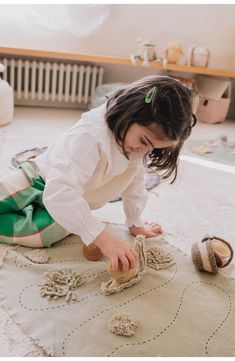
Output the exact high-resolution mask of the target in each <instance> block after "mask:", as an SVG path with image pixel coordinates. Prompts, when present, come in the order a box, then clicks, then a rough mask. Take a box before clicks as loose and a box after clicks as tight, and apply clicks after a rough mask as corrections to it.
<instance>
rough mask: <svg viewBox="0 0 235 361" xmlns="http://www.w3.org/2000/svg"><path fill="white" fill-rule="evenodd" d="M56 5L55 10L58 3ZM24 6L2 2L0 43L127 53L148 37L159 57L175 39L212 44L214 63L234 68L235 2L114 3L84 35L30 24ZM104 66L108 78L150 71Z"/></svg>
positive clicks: (124, 78)
mask: <svg viewBox="0 0 235 361" xmlns="http://www.w3.org/2000/svg"><path fill="white" fill-rule="evenodd" d="M31 6H34V5H31ZM40 6H44V5H40ZM53 6H54V7H55V12H56V11H57V9H58V8H57V7H58V6H60V5H53ZM73 6H74V5H73ZM76 6H77V7H81V6H83V5H76ZM6 9H11V12H12V14H13V15H14V17H13V18H12V19H9V18H7V17H6V16H1V13H2V14H5V11H6ZM22 9H23V8H22V5H0V46H9V47H11V46H12V47H22V48H34V49H43V50H56V51H71V52H81V53H91V54H106V55H118V56H128V55H129V54H130V53H131V52H132V53H135V52H136V51H137V43H136V38H137V37H141V38H142V39H147V38H149V37H150V38H152V40H153V41H154V42H155V44H156V49H157V53H158V55H159V56H160V55H161V52H162V50H163V49H164V47H165V46H166V44H167V43H168V42H171V41H177V42H180V43H181V44H182V45H183V47H184V49H185V51H187V50H188V49H189V47H190V46H191V45H192V44H197V45H200V46H205V47H207V48H209V49H210V51H211V60H210V66H211V67H216V68H223V69H228V70H235V46H234V43H235V4H234V5H233V4H232V5H221V4H220V5H219V4H218V5H217V4H212V5H200V4H198V5H192V4H187V5H180V4H178V5H177V4H174V5H160V4H155V5H143V4H133V5H125V4H115V5H111V13H110V15H109V17H108V18H107V20H106V21H105V22H104V24H103V25H102V26H101V27H100V28H99V29H98V31H97V32H96V33H94V34H92V35H90V36H88V37H85V38H84V37H83V38H81V37H79V36H75V35H72V34H69V33H68V32H66V31H63V30H62V29H61V31H57V32H55V31H49V30H45V29H40V28H39V27H37V26H33V27H32V24H30V26H29V23H28V21H25V22H24V21H22V17H21V20H20V21H19V17H18V18H17V14H20V11H21V10H22ZM105 69H106V72H105V80H106V81H107V82H110V81H129V80H133V79H135V78H137V77H139V76H142V75H145V74H149V73H150V72H151V71H150V70H149V69H143V68H139V67H138V68H137V67H129V66H115V67H113V66H106V67H105ZM233 100H235V95H234V91H233Z"/></svg>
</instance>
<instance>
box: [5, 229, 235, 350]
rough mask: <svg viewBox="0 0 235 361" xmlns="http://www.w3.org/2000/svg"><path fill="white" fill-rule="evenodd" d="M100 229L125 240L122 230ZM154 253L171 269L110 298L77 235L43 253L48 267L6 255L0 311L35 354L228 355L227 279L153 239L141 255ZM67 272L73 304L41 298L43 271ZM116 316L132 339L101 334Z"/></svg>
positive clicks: (231, 292) (232, 320)
mask: <svg viewBox="0 0 235 361" xmlns="http://www.w3.org/2000/svg"><path fill="white" fill-rule="evenodd" d="M107 229H108V230H109V231H110V232H113V233H114V234H116V235H117V236H119V237H120V238H122V239H125V240H126V241H127V242H132V241H133V237H132V236H130V235H129V233H127V231H126V230H125V229H124V227H123V226H111V225H107ZM156 246H159V247H161V248H162V249H163V250H165V251H167V252H169V253H170V254H171V255H172V257H173V259H174V264H173V265H172V266H171V267H169V268H165V269H161V270H158V271H157V270H154V269H152V268H147V271H146V274H145V275H144V278H143V279H142V280H141V282H140V283H138V284H137V285H135V286H133V287H131V288H128V289H125V290H123V291H122V292H121V293H119V294H116V295H111V296H104V295H103V294H101V292H100V286H101V283H102V282H104V281H107V280H108V279H109V276H108V273H107V262H106V260H105V259H102V260H101V261H98V262H89V261H86V260H85V259H84V257H83V254H82V242H81V241H80V239H79V237H77V236H70V237H68V238H67V239H65V240H63V241H61V242H59V243H58V244H56V245H55V246H54V247H52V248H50V249H47V250H46V251H47V253H48V255H49V256H50V259H49V263H48V264H36V263H33V262H32V261H30V260H29V259H27V258H26V257H25V253H26V252H27V251H28V249H27V248H25V247H18V248H16V249H12V248H11V249H8V252H7V254H6V255H5V258H4V261H3V264H2V266H1V269H0V290H1V304H2V306H3V307H4V310H5V311H6V312H7V313H8V314H9V315H10V317H11V318H12V319H13V320H14V321H15V322H16V323H17V325H18V327H20V329H21V330H23V332H24V333H25V334H26V335H28V336H29V339H30V341H31V342H33V343H34V345H35V355H39V354H41V355H48V356H97V357H98V356H115V357H118V356H235V345H234V324H235V312H234V307H235V287H234V286H235V284H234V280H232V279H231V278H228V277H225V276H224V275H221V274H217V275H211V274H206V273H202V272H198V271H197V270H196V269H195V268H194V265H193V263H192V261H191V257H188V256H186V255H184V254H183V253H182V252H181V251H179V250H177V249H176V248H174V247H173V246H170V245H169V244H168V243H167V242H166V241H164V240H163V239H161V238H155V239H151V240H147V241H146V248H147V249H148V248H152V247H156ZM68 268H69V269H72V270H73V271H77V272H79V273H82V277H83V279H84V284H83V285H81V286H80V287H78V288H77V289H76V290H75V291H74V292H75V293H76V295H77V300H76V301H74V302H70V303H66V302H65V297H61V298H59V299H56V300H54V299H51V300H48V299H47V298H43V297H41V296H40V289H39V284H40V283H41V282H42V280H43V278H44V277H45V276H44V272H46V271H48V270H65V269H68ZM119 313H127V314H129V315H130V317H131V318H133V319H135V320H136V321H137V322H138V327H137V329H136V330H135V334H134V335H133V336H131V337H126V336H117V335H114V334H113V333H111V332H110V331H109V329H108V323H109V320H110V319H111V318H112V317H113V315H115V314H119ZM36 352H38V353H36ZM29 355H33V350H32V351H31V354H29ZM1 356H5V355H3V354H2V355H1Z"/></svg>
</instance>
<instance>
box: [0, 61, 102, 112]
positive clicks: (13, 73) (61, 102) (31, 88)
mask: <svg viewBox="0 0 235 361" xmlns="http://www.w3.org/2000/svg"><path fill="white" fill-rule="evenodd" d="M0 63H2V64H4V65H5V67H6V69H5V71H4V72H3V79H4V80H6V81H7V82H8V83H9V84H10V85H11V86H12V88H13V90H14V99H15V104H16V105H33V106H34V105H36V106H56V107H57V106H59V107H66V108H89V105H90V102H91V100H92V97H93V95H94V91H95V88H96V87H97V86H98V85H101V84H102V81H103V68H102V67H99V66H94V65H87V64H77V63H76V64H74V63H61V62H55V61H53V62H49V61H46V60H45V61H44V60H25V59H18V58H0Z"/></svg>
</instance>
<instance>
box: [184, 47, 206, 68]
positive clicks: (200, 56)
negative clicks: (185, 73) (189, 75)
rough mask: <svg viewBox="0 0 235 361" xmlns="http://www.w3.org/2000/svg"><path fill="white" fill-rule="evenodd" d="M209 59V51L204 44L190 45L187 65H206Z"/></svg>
mask: <svg viewBox="0 0 235 361" xmlns="http://www.w3.org/2000/svg"><path fill="white" fill-rule="evenodd" d="M209 60H210V51H209V50H208V49H207V48H205V47H204V46H197V45H192V46H191V48H190V49H189V58H188V65H190V66H201V67H207V66H208V64H209Z"/></svg>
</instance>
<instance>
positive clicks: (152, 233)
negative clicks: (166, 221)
mask: <svg viewBox="0 0 235 361" xmlns="http://www.w3.org/2000/svg"><path fill="white" fill-rule="evenodd" d="M144 223H145V227H136V226H132V227H129V230H130V232H131V233H132V234H133V235H134V236H138V235H139V234H142V235H143V236H145V237H146V238H151V237H156V236H159V235H160V234H162V233H163V230H162V227H161V226H160V225H159V224H157V223H154V222H144Z"/></svg>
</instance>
